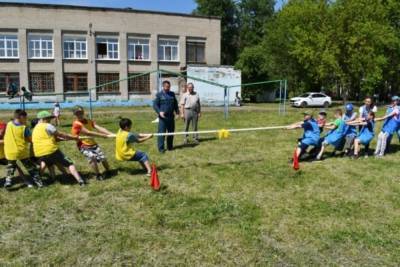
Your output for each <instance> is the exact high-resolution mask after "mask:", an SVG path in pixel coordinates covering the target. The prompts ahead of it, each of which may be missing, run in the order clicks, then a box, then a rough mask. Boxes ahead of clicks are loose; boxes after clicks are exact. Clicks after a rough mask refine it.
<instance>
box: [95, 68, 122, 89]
mask: <svg viewBox="0 0 400 267" xmlns="http://www.w3.org/2000/svg"><path fill="white" fill-rule="evenodd" d="M118 80H119V73H97V75H96V84H97V86H100V85H102V86H100V87H99V88H97V92H99V93H119V82H116V81H118ZM111 82H115V83H111ZM108 83H111V84H108ZM104 84H105V85H104Z"/></svg>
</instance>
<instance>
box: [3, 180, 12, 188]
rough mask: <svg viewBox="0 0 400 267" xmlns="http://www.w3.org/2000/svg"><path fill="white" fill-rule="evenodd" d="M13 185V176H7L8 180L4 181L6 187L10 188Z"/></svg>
mask: <svg viewBox="0 0 400 267" xmlns="http://www.w3.org/2000/svg"><path fill="white" fill-rule="evenodd" d="M11 186H12V180H11V178H6V182H5V183H4V187H5V188H9V187H11Z"/></svg>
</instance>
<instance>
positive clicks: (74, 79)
mask: <svg viewBox="0 0 400 267" xmlns="http://www.w3.org/2000/svg"><path fill="white" fill-rule="evenodd" d="M87 89H88V88H87V73H64V92H82V91H83V92H86V91H87Z"/></svg>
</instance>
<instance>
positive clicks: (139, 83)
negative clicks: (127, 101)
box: [128, 73, 150, 95]
mask: <svg viewBox="0 0 400 267" xmlns="http://www.w3.org/2000/svg"><path fill="white" fill-rule="evenodd" d="M139 74H140V73H130V74H129V76H135V75H139ZM128 90H129V92H130V93H134V94H146V95H147V94H150V74H146V75H142V76H139V77H136V78H132V79H129V80H128Z"/></svg>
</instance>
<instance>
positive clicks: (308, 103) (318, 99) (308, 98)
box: [290, 93, 332, 108]
mask: <svg viewBox="0 0 400 267" xmlns="http://www.w3.org/2000/svg"><path fill="white" fill-rule="evenodd" d="M290 104H291V105H292V106H293V107H302V108H305V107H324V108H328V107H329V106H330V105H331V104H332V99H331V97H330V96H327V95H326V94H323V93H305V94H303V95H301V96H299V97H293V98H291V99H290Z"/></svg>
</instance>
